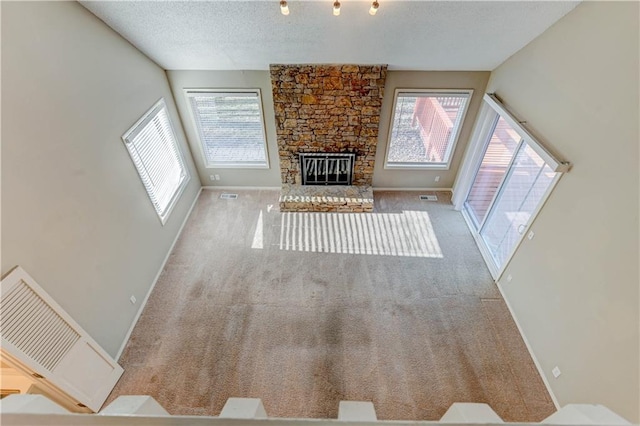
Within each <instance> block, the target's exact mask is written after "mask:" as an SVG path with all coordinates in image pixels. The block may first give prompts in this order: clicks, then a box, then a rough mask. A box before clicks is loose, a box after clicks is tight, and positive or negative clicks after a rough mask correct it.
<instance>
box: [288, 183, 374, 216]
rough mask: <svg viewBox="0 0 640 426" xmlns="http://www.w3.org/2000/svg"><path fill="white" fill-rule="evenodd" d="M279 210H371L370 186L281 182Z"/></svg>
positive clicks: (371, 194) (359, 211) (371, 192)
mask: <svg viewBox="0 0 640 426" xmlns="http://www.w3.org/2000/svg"><path fill="white" fill-rule="evenodd" d="M280 211H281V212H344V213H348V212H352V213H356V212H357V213H361V212H372V211H373V189H372V188H371V186H308V185H304V186H303V185H291V184H283V185H282V192H281V193H280Z"/></svg>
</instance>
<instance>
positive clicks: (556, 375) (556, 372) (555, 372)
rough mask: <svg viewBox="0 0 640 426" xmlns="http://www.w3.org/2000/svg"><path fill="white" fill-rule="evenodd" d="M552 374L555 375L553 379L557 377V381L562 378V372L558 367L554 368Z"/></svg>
mask: <svg viewBox="0 0 640 426" xmlns="http://www.w3.org/2000/svg"><path fill="white" fill-rule="evenodd" d="M551 374H553V377H555V378H556V379H557V378H558V377H560V375H561V374H562V372H561V371H560V369H559V368H558V366H557V365H556V366H555V367H553V370H551Z"/></svg>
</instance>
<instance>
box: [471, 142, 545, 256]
mask: <svg viewBox="0 0 640 426" xmlns="http://www.w3.org/2000/svg"><path fill="white" fill-rule="evenodd" d="M555 176H556V173H555V172H554V171H552V170H551V168H550V167H549V166H548V165H547V164H546V163H545V162H544V160H543V159H542V158H540V156H539V155H538V154H536V152H535V151H534V150H533V149H531V147H530V146H529V145H527V144H526V143H522V144H520V148H519V149H518V152H517V154H516V155H515V159H514V160H513V162H512V163H511V167H510V168H509V172H508V173H507V175H506V178H505V179H504V181H503V183H502V186H501V188H500V191H499V193H498V195H497V197H496V199H495V201H494V203H493V205H492V206H491V210H490V211H489V214H488V215H487V218H486V220H485V222H484V225H483V226H482V228H481V229H480V236H481V237H482V239H483V241H484V242H485V244H486V245H487V248H488V249H489V252H490V253H491V256H492V258H493V261H494V262H495V265H496V266H497V267H498V268H501V267H502V266H503V265H504V264H505V262H506V261H507V260H509V257H510V256H511V252H512V251H513V250H514V249H515V247H516V245H517V244H518V242H519V241H520V236H521V235H522V234H523V233H524V232H525V230H526V229H527V228H528V227H529V224H530V219H531V218H532V216H533V214H534V212H535V211H536V209H537V207H538V205H539V204H540V202H541V201H542V199H543V198H544V196H545V194H546V193H547V191H548V190H549V187H550V186H551V184H552V183H553V180H554V178H555Z"/></svg>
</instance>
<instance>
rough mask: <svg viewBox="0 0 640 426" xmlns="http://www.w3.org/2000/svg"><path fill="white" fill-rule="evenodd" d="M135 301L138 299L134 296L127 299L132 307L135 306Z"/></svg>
mask: <svg viewBox="0 0 640 426" xmlns="http://www.w3.org/2000/svg"><path fill="white" fill-rule="evenodd" d="M137 300H138V299H136V297H135V296H131V297H130V298H129V302H131V304H132V305H135V304H136V302H137Z"/></svg>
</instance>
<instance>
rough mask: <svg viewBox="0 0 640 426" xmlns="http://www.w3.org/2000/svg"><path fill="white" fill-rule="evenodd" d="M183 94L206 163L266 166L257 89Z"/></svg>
mask: <svg viewBox="0 0 640 426" xmlns="http://www.w3.org/2000/svg"><path fill="white" fill-rule="evenodd" d="M186 95H187V99H188V100H189V107H190V109H191V114H192V117H193V121H194V125H195V127H196V131H197V133H198V137H199V139H200V144H201V147H202V153H203V157H204V161H205V164H206V167H255V168H268V167H269V163H268V160H267V158H268V157H267V149H266V138H265V132H264V120H263V118H262V102H261V99H260V91H259V90H251V91H237V92H236V91H233V92H229V91H224V92H222V91H213V90H187V91H186Z"/></svg>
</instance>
